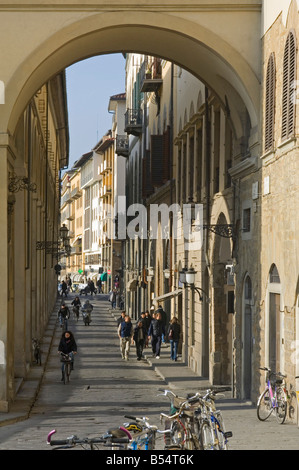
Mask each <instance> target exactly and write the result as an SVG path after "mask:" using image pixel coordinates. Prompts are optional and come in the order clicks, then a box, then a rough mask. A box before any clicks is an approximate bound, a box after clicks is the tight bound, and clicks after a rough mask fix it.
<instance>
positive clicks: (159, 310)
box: [155, 305, 167, 343]
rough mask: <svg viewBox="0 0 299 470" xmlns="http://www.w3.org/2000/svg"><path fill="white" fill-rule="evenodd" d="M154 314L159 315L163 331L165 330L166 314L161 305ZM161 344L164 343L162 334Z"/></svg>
mask: <svg viewBox="0 0 299 470" xmlns="http://www.w3.org/2000/svg"><path fill="white" fill-rule="evenodd" d="M155 313H160V314H161V320H162V323H163V325H164V329H165V330H166V324H167V314H166V312H165V311H164V310H163V308H162V305H159V307H158V308H157V310H156V312H155ZM162 343H165V334H164V333H163V334H162Z"/></svg>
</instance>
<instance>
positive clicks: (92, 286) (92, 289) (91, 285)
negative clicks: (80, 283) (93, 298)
mask: <svg viewBox="0 0 299 470" xmlns="http://www.w3.org/2000/svg"><path fill="white" fill-rule="evenodd" d="M88 287H89V291H90V293H91V295H92V294H95V285H94V282H93V280H92V279H89V281H88Z"/></svg>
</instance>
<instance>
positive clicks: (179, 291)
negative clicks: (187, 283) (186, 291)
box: [152, 289, 183, 302]
mask: <svg viewBox="0 0 299 470" xmlns="http://www.w3.org/2000/svg"><path fill="white" fill-rule="evenodd" d="M182 293H183V289H177V290H174V291H173V292H168V293H167V294H164V295H160V296H159V297H154V298H153V300H152V301H153V302H163V301H164V300H169V299H172V297H176V296H177V295H181V294H182Z"/></svg>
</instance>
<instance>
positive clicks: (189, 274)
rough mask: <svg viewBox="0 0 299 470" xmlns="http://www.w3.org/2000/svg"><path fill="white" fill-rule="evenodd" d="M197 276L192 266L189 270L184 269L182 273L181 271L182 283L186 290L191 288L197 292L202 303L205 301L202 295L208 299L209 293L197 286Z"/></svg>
mask: <svg viewBox="0 0 299 470" xmlns="http://www.w3.org/2000/svg"><path fill="white" fill-rule="evenodd" d="M195 276H196V271H195V269H194V268H193V267H192V266H191V267H190V268H189V269H188V268H184V269H183V270H182V271H180V282H181V283H182V284H184V286H185V288H186V289H188V288H189V289H192V290H195V291H196V292H197V293H198V295H199V300H200V301H201V302H202V301H203V296H202V293H203V294H204V295H205V296H206V297H207V298H208V296H207V293H206V292H205V291H204V290H203V289H201V288H200V287H196V286H195Z"/></svg>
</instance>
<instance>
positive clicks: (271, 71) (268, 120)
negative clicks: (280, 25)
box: [265, 54, 276, 151]
mask: <svg viewBox="0 0 299 470" xmlns="http://www.w3.org/2000/svg"><path fill="white" fill-rule="evenodd" d="M275 82H276V72H275V59H274V54H271V56H270V59H269V61H268V67H267V76H266V103H265V151H268V150H271V149H272V148H273V145H274V122H275V87H276V83H275Z"/></svg>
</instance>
